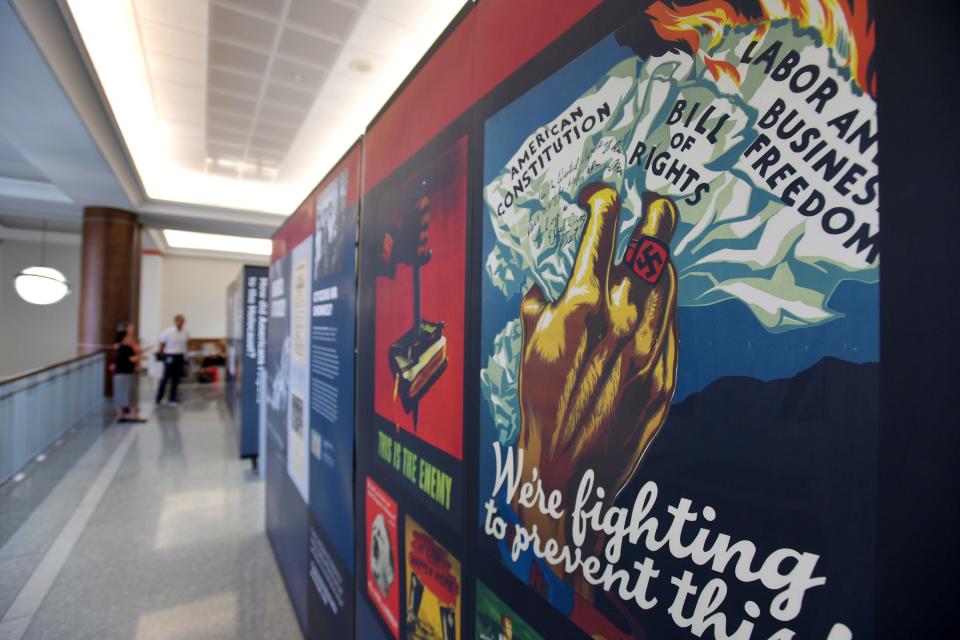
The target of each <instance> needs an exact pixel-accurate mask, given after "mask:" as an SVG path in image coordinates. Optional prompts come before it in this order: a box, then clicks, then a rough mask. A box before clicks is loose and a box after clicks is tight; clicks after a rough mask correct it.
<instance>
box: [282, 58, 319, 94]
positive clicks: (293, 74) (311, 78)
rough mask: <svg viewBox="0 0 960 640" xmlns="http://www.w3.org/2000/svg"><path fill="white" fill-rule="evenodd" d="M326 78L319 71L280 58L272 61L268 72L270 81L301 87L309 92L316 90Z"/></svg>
mask: <svg viewBox="0 0 960 640" xmlns="http://www.w3.org/2000/svg"><path fill="white" fill-rule="evenodd" d="M326 77H327V73H326V72H325V71H323V70H321V69H317V68H316V67H311V66H309V65H305V64H301V63H299V62H293V61H292V60H283V59H280V58H278V59H276V60H274V62H273V69H272V70H271V71H270V79H271V80H274V81H279V82H283V83H286V84H298V85H303V86H304V87H305V88H307V89H311V90H316V89H318V88H319V87H320V85H321V84H322V83H323V80H324V78H326Z"/></svg>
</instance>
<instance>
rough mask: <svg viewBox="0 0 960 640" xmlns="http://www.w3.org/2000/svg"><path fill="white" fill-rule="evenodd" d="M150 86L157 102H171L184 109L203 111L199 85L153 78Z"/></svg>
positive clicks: (201, 90)
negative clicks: (193, 85) (194, 85)
mask: <svg viewBox="0 0 960 640" xmlns="http://www.w3.org/2000/svg"><path fill="white" fill-rule="evenodd" d="M151 87H152V89H153V94H154V98H155V99H156V101H157V102H171V103H174V104H179V105H181V106H182V107H184V108H186V109H190V110H192V111H196V112H198V113H203V108H204V91H203V89H201V88H200V87H192V86H190V85H188V84H181V83H179V82H170V81H169V80H162V79H160V78H155V79H154V80H153V82H152V83H151Z"/></svg>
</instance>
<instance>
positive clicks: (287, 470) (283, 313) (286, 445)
mask: <svg viewBox="0 0 960 640" xmlns="http://www.w3.org/2000/svg"><path fill="white" fill-rule="evenodd" d="M291 222H293V223H296V219H292V220H291ZM291 222H288V223H287V225H286V226H285V227H284V228H282V229H281V231H280V232H278V233H286V235H285V236H284V239H287V238H294V239H296V237H297V235H298V234H297V233H296V228H295V227H294V226H293V225H292V224H291ZM291 227H293V228H291ZM290 244H292V242H291V243H288V242H286V241H280V242H278V241H277V240H276V238H275V240H274V247H275V248H274V255H273V262H272V263H271V265H270V275H269V279H270V284H269V288H270V320H269V323H268V329H267V394H266V397H267V442H266V449H267V451H266V456H265V459H264V461H263V462H264V464H265V466H266V481H267V491H266V512H267V535H268V536H269V537H270V542H271V543H272V544H273V550H274V553H275V555H276V557H277V564H278V565H279V566H280V571H281V572H282V573H283V578H284V582H285V583H286V585H287V591H288V593H289V594H290V600H291V602H292V603H293V608H294V611H295V612H296V614H297V619H298V620H299V622H300V626H301V627H302V628H303V629H306V628H307V570H306V562H305V550H306V548H307V505H306V502H305V495H304V494H305V492H306V489H307V487H306V483H305V482H304V479H305V477H306V474H305V460H303V461H302V462H301V455H302V453H303V452H305V451H306V446H305V444H304V442H305V438H304V436H303V431H304V418H305V410H306V408H307V407H306V406H305V401H306V398H305V396H304V391H303V389H304V387H305V386H306V385H305V383H304V382H303V380H302V379H300V376H302V375H303V370H304V369H305V368H306V365H305V363H303V362H300V363H295V362H294V361H295V359H296V358H301V359H305V358H304V355H303V354H304V347H303V345H302V344H300V345H297V346H295V345H294V342H295V341H296V340H297V339H300V340H303V337H302V334H303V332H304V331H305V329H304V325H305V324H306V323H307V322H308V321H309V316H308V315H307V316H306V317H305V318H298V313H305V308H304V305H305V304H306V303H305V302H304V301H303V300H302V299H298V296H299V297H301V298H302V296H303V295H304V292H303V291H302V287H303V284H302V282H299V283H298V282H296V280H297V278H296V277H295V276H294V274H295V273H296V272H297V270H299V271H300V272H302V271H303V267H302V265H303V264H304V263H305V262H308V261H309V253H310V241H309V239H305V240H301V241H300V242H299V243H298V244H297V246H295V247H293V248H292V250H288V247H290ZM304 254H306V256H307V259H306V260H305V259H304ZM299 277H300V278H301V279H302V277H303V275H302V273H301V275H300V276H299ZM298 288H299V289H301V290H298ZM307 289H309V287H307ZM307 306H309V305H307ZM298 325H299V326H298ZM298 332H300V333H299V335H298Z"/></svg>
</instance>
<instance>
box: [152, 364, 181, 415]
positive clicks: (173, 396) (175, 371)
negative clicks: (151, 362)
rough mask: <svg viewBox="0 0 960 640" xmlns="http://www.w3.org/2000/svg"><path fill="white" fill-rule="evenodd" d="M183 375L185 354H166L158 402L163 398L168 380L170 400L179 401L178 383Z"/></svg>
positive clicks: (158, 391) (158, 390)
mask: <svg viewBox="0 0 960 640" xmlns="http://www.w3.org/2000/svg"><path fill="white" fill-rule="evenodd" d="M181 377H183V356H182V355H179V354H177V355H169V354H168V355H165V356H163V378H161V379H160V387H159V388H158V389H157V404H160V401H161V400H163V391H164V389H166V388H167V381H168V380H169V381H170V398H169V400H170V402H176V401H177V385H178V384H180V378H181Z"/></svg>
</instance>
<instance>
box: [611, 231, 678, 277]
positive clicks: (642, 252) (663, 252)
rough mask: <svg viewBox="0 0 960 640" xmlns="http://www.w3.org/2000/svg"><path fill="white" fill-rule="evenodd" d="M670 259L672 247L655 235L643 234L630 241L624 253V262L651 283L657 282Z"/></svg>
mask: <svg viewBox="0 0 960 640" xmlns="http://www.w3.org/2000/svg"><path fill="white" fill-rule="evenodd" d="M669 259H670V249H669V247H667V245H666V244H664V243H663V242H661V241H660V240H659V239H657V238H654V237H653V236H641V237H640V238H635V239H633V240H631V241H630V244H629V245H627V251H626V253H624V254H623V262H624V264H627V265H629V266H630V269H631V271H633V273H635V274H636V275H638V276H639V277H640V278H642V279H643V280H645V281H647V282H649V283H650V284H656V283H657V281H658V280H659V279H660V275H661V274H662V273H663V270H664V269H665V268H666V266H667V261H668V260H669Z"/></svg>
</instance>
